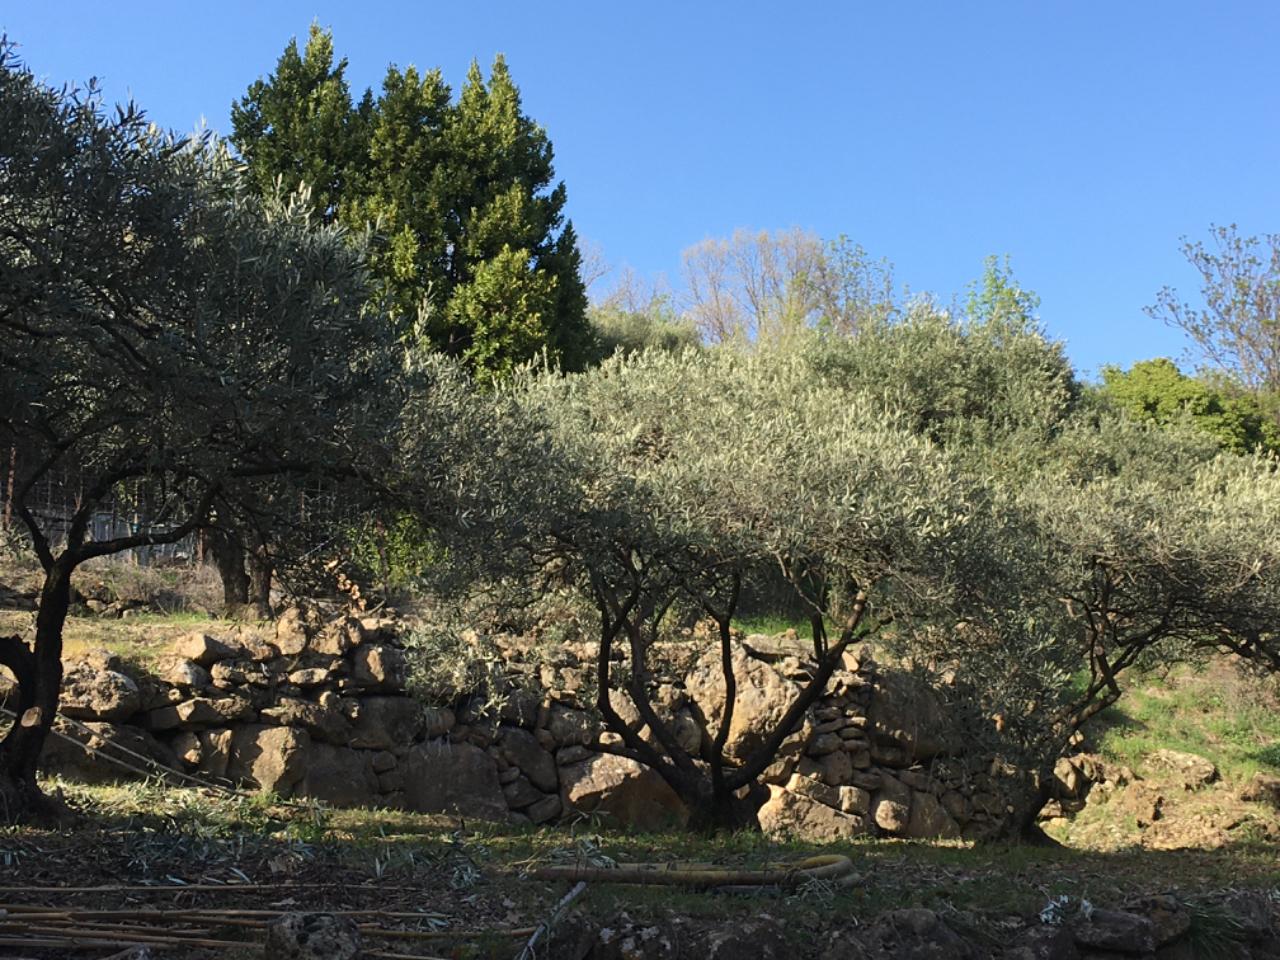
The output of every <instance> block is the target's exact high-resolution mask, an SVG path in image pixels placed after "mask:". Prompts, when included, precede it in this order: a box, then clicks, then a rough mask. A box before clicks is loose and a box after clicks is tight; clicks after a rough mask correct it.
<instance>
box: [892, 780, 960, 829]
mask: <svg viewBox="0 0 1280 960" xmlns="http://www.w3.org/2000/svg"><path fill="white" fill-rule="evenodd" d="M903 835H904V836H907V837H912V838H915V839H919V840H933V839H937V838H940V839H943V840H955V839H957V838H958V837H959V836H960V825H959V824H957V823H956V822H955V820H953V819H951V815H950V814H949V813H947V810H946V808H945V807H944V806H943V805H942V803H941V801H939V800H938V798H937V797H935V796H934V795H933V794H932V793H925V792H924V791H921V790H917V791H915V793H914V794H913V795H912V798H911V815H910V816H909V817H908V819H907V829H906V830H905V831H904V833H903Z"/></svg>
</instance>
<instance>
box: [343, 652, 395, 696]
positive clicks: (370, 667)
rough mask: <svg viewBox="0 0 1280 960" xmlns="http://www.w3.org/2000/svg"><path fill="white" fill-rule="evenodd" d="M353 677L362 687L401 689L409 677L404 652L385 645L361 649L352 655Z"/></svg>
mask: <svg viewBox="0 0 1280 960" xmlns="http://www.w3.org/2000/svg"><path fill="white" fill-rule="evenodd" d="M351 676H352V678H353V679H354V680H355V682H356V683H357V684H359V685H360V686H362V687H366V688H370V689H383V690H398V689H401V688H403V687H404V684H405V680H406V678H407V676H408V667H407V666H406V662H405V657H404V651H403V650H399V649H397V648H395V647H393V646H390V645H388V644H385V643H371V644H368V645H367V646H363V647H359V648H357V649H356V651H355V653H353V654H352V655H351Z"/></svg>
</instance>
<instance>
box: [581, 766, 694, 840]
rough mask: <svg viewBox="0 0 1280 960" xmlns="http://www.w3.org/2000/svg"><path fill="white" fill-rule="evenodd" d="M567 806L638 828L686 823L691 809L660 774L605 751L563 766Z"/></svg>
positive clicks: (645, 828) (619, 824)
mask: <svg viewBox="0 0 1280 960" xmlns="http://www.w3.org/2000/svg"><path fill="white" fill-rule="evenodd" d="M560 785H561V790H560V796H561V800H562V801H563V803H564V806H565V807H566V808H567V809H570V810H577V811H579V812H581V813H586V814H592V815H594V814H602V815H603V816H605V817H606V818H608V820H609V822H610V823H612V824H616V825H618V826H623V827H631V828H633V829H636V830H661V829H663V828H666V827H671V826H673V825H674V826H684V825H685V824H686V823H688V821H689V811H688V809H687V808H686V807H685V805H684V804H683V803H682V802H681V800H680V798H679V797H678V796H676V794H675V791H673V790H672V789H671V787H669V786H668V785H667V782H666V781H665V780H663V779H662V777H661V776H659V775H658V774H657V773H655V772H654V771H653V770H651V769H649V768H648V767H646V766H643V765H642V764H639V763H637V762H636V761H634V760H629V759H627V758H626V757H616V756H613V755H612V754H607V753H602V754H596V755H594V756H591V757H588V758H587V759H586V760H583V761H581V762H579V763H574V764H570V765H569V766H564V767H561V768H560Z"/></svg>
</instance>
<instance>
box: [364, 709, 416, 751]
mask: <svg viewBox="0 0 1280 960" xmlns="http://www.w3.org/2000/svg"><path fill="white" fill-rule="evenodd" d="M425 723H426V718H425V716H424V710H423V707H422V704H420V703H419V702H418V701H417V700H414V699H413V698H412V697H395V696H378V697H365V698H364V699H363V700H361V701H360V710H359V713H357V714H356V719H355V724H354V726H353V729H352V734H351V740H350V745H351V746H353V747H360V748H362V749H365V750H390V749H391V748H392V747H397V746H399V747H404V746H408V745H409V744H411V743H413V742H414V740H416V739H418V735H419V734H420V733H422V732H423V729H424V726H425Z"/></svg>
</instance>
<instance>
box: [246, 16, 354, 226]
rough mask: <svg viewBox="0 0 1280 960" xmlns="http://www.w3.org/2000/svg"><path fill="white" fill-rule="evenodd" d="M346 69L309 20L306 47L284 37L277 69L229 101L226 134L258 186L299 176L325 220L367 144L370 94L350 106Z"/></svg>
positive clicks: (268, 188) (286, 183)
mask: <svg viewBox="0 0 1280 960" xmlns="http://www.w3.org/2000/svg"><path fill="white" fill-rule="evenodd" d="M346 69H347V61H346V59H345V58H344V59H342V60H339V61H338V62H337V64H335V63H334V62H333V35H332V34H331V33H329V32H328V31H326V30H322V29H321V28H320V26H319V25H317V24H314V23H313V24H312V25H311V33H310V36H309V37H308V39H307V46H306V50H305V52H304V53H302V54H299V53H298V41H297V39H296V38H294V39H292V40H290V41H289V45H288V46H287V47H285V50H284V53H283V54H282V55H281V57H280V60H279V62H278V63H277V64H276V72H275V73H273V74H271V75H270V76H269V77H268V78H267V79H266V80H262V79H258V80H255V81H254V82H253V83H252V84H250V86H249V90H248V92H247V93H246V94H245V96H244V97H242V98H241V99H240V101H239V102H237V103H234V104H232V105H231V129H232V134H231V142H232V143H234V144H235V147H236V150H238V151H239V152H240V156H241V158H242V159H243V160H244V161H245V163H246V164H247V165H248V167H249V174H250V176H251V177H252V179H253V181H254V183H255V184H256V185H257V187H258V190H259V191H260V192H261V193H262V194H264V195H268V194H270V193H272V192H273V190H274V189H275V185H276V181H277V180H280V181H281V183H282V186H283V189H284V191H285V192H291V191H293V190H294V189H296V188H297V186H298V184H299V183H304V182H305V183H306V184H307V185H308V186H309V187H310V188H311V199H312V203H313V204H314V207H315V212H316V213H317V214H319V215H320V217H321V218H322V219H323V220H324V221H325V222H332V221H333V220H335V219H336V218H337V215H338V206H339V204H340V202H341V201H342V200H343V198H344V197H345V196H346V194H347V192H348V189H349V178H350V176H351V174H352V171H353V169H354V168H357V167H358V166H359V165H360V164H361V161H362V158H363V155H364V153H365V152H366V148H365V145H364V140H365V136H364V130H363V127H364V123H362V122H361V121H362V119H364V118H366V117H367V114H368V112H369V98H368V96H367V95H366V97H365V101H364V102H363V103H362V104H361V106H360V108H356V107H355V106H353V104H352V102H351V90H350V88H349V87H348V85H347V81H346V76H345V74H346Z"/></svg>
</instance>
